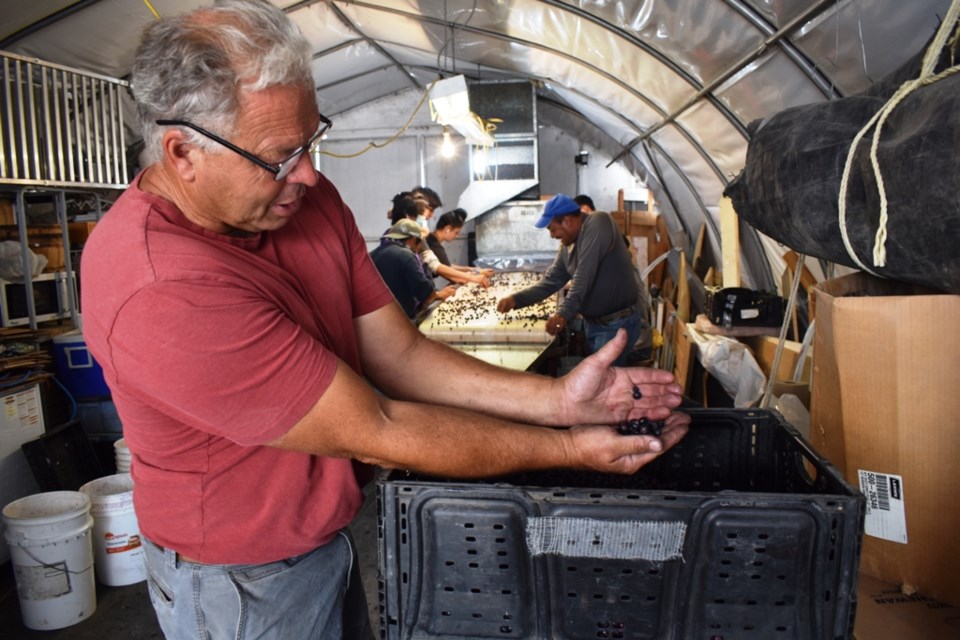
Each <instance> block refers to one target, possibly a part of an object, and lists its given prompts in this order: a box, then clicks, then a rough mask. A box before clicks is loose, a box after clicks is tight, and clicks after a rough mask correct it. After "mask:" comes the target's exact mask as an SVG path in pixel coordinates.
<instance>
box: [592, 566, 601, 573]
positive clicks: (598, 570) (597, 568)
mask: <svg viewBox="0 0 960 640" xmlns="http://www.w3.org/2000/svg"><path fill="white" fill-rule="evenodd" d="M593 572H594V573H603V567H594V568H593Z"/></svg>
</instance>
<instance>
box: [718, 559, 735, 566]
mask: <svg viewBox="0 0 960 640" xmlns="http://www.w3.org/2000/svg"><path fill="white" fill-rule="evenodd" d="M720 564H722V565H724V566H728V565H731V564H733V561H732V560H721V561H720Z"/></svg>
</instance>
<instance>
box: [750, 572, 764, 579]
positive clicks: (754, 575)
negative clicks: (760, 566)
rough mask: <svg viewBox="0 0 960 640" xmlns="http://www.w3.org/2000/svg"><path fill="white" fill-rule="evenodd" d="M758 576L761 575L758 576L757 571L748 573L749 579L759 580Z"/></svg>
mask: <svg viewBox="0 0 960 640" xmlns="http://www.w3.org/2000/svg"><path fill="white" fill-rule="evenodd" d="M760 578H761V576H760V574H759V573H752V574H750V579H751V580H759V579H760Z"/></svg>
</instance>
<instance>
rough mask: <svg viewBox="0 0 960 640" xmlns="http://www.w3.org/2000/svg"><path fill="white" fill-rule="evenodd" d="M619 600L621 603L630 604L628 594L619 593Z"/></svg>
mask: <svg viewBox="0 0 960 640" xmlns="http://www.w3.org/2000/svg"><path fill="white" fill-rule="evenodd" d="M620 600H622V601H623V602H630V594H629V593H621V594H620Z"/></svg>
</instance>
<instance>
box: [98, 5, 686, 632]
mask: <svg viewBox="0 0 960 640" xmlns="http://www.w3.org/2000/svg"><path fill="white" fill-rule="evenodd" d="M310 53H311V52H310V47H309V44H308V43H307V41H306V40H305V38H304V37H303V36H302V35H301V34H300V33H299V32H298V31H297V29H296V28H295V27H294V26H293V25H292V24H291V22H290V21H289V20H288V18H287V17H286V16H285V14H284V13H283V12H282V11H281V10H279V9H278V8H276V7H275V6H273V5H272V4H271V3H269V2H260V1H255V0H225V1H221V2H217V3H215V4H213V5H212V6H205V7H203V8H200V9H197V10H195V11H193V12H190V13H187V14H184V15H181V16H178V17H173V18H168V19H164V20H160V21H158V22H156V23H154V24H151V25H150V26H149V27H148V28H147V29H146V30H145V32H144V35H143V39H142V42H141V45H140V46H139V48H138V50H137V54H136V62H135V65H134V71H133V76H132V80H131V85H132V88H133V93H134V97H135V99H136V101H137V108H138V115H139V118H140V125H141V130H142V132H143V135H144V138H145V142H146V150H147V158H148V159H149V162H150V164H149V166H147V167H146V168H145V169H143V170H142V171H141V172H140V173H139V174H138V175H137V176H136V177H135V178H134V180H133V182H132V183H131V185H130V187H129V188H128V189H127V190H126V191H125V192H124V193H123V195H122V196H121V197H120V198H118V199H117V202H116V203H115V204H114V205H113V206H112V207H111V208H110V211H109V212H108V213H107V214H106V215H105V216H104V217H103V219H102V220H101V221H100V222H99V223H98V224H97V227H96V230H95V231H94V232H93V233H92V234H91V237H90V239H89V241H88V243H87V245H86V247H85V251H84V257H83V265H82V278H83V292H82V295H83V300H82V302H83V310H84V335H85V337H86V340H87V344H88V346H89V348H90V350H91V352H92V353H93V354H94V356H95V357H96V359H97V361H98V362H99V363H100V364H101V365H102V367H103V370H104V374H105V377H106V380H107V383H108V385H109V386H110V389H111V393H112V396H113V401H114V403H115V404H116V407H117V410H118V412H119V414H120V417H121V420H122V421H123V430H124V438H125V439H126V441H127V443H128V446H129V448H130V451H131V454H132V463H131V473H132V475H133V479H134V503H135V508H136V514H137V519H138V523H139V525H140V531H141V534H142V536H143V539H144V550H145V557H146V562H147V566H148V574H149V579H148V580H149V592H150V595H151V599H152V602H153V606H154V609H155V610H156V612H157V616H158V618H159V620H160V625H161V627H162V629H163V632H164V634H165V635H166V636H167V637H168V638H244V639H245V640H251V639H254V638H260V639H265V638H279V639H289V638H297V639H300V638H341V637H349V638H354V637H364V635H365V636H366V637H368V638H369V634H370V631H369V627H367V626H365V625H363V624H361V625H359V627H357V628H351V627H345V626H344V620H345V619H346V620H348V621H351V622H352V621H355V620H356V616H361V615H362V617H363V618H365V617H366V616H365V607H364V606H358V607H357V608H356V609H355V610H354V611H353V612H346V611H347V607H349V606H351V603H353V602H355V601H353V600H351V598H350V594H351V593H353V592H355V591H356V589H355V588H354V589H351V587H356V581H355V580H353V581H351V575H355V571H352V568H353V567H355V562H354V552H353V549H352V545H351V541H350V540H349V536H348V535H347V534H346V533H345V532H346V527H347V524H348V523H349V522H350V521H351V520H352V519H353V518H354V516H355V515H356V514H357V512H358V510H359V508H360V505H361V502H362V500H363V494H362V491H361V487H362V484H363V482H364V481H365V480H366V479H369V476H368V475H366V476H365V475H364V473H363V472H364V468H363V467H362V466H361V465H356V466H355V464H354V461H360V462H363V463H367V464H373V465H381V466H384V467H391V468H405V469H413V470H417V471H420V472H423V473H428V474H432V475H438V476H458V477H462V478H469V477H484V476H497V475H503V474H507V473H511V472H516V471H520V470H525V469H544V468H559V467H568V468H579V469H592V470H596V471H601V472H608V473H634V472H635V471H636V470H637V469H639V468H640V467H641V466H643V465H644V464H646V463H648V462H650V461H651V460H653V459H655V458H656V457H657V456H658V455H659V454H660V453H661V452H662V451H664V450H666V449H667V448H669V447H671V446H673V445H674V444H675V443H676V442H677V441H679V440H680V438H682V437H683V435H684V433H686V430H687V427H688V424H689V416H686V415H684V414H682V413H677V412H674V411H673V409H674V408H675V407H677V406H678V405H679V404H680V400H681V398H680V389H679V387H678V386H677V385H676V384H675V383H674V381H673V377H672V376H671V375H670V374H669V373H667V372H664V371H652V370H645V369H619V368H613V367H611V366H610V363H611V362H612V361H613V359H614V358H615V356H616V352H617V351H618V350H619V349H621V348H623V346H624V339H623V337H621V338H619V339H617V340H615V341H614V342H615V343H616V344H614V345H611V347H612V348H611V349H607V350H601V351H600V352H599V353H597V354H596V356H595V357H593V358H590V359H587V360H585V361H584V363H583V364H582V365H580V366H579V367H577V368H576V369H575V370H574V371H572V372H571V373H570V374H568V375H567V376H565V377H563V378H560V379H552V378H547V377H540V376H535V375H531V374H525V373H522V372H514V371H509V370H505V369H500V368H498V367H494V366H492V365H488V364H486V363H484V362H482V361H480V360H478V359H475V358H472V357H470V356H468V355H465V354H462V353H460V352H458V351H456V350H454V349H451V348H449V347H447V346H445V345H443V344H440V343H438V342H435V341H432V340H429V339H427V338H426V337H425V336H423V335H422V334H421V333H420V332H418V331H417V330H416V328H415V327H414V326H413V325H412V324H411V323H410V322H409V321H408V320H407V318H406V316H405V315H404V313H403V311H402V310H401V308H400V306H399V305H398V304H397V303H396V302H395V301H394V299H393V296H392V295H391V294H390V290H389V289H388V288H387V287H386V286H385V285H384V283H383V280H382V279H381V278H380V276H379V274H378V273H377V270H376V268H375V267H374V265H373V263H372V262H371V260H370V258H369V256H368V255H367V252H366V245H365V243H364V241H363V237H362V236H361V234H360V232H359V230H358V229H357V226H356V224H355V222H354V218H353V214H352V213H351V211H350V209H349V208H348V207H347V206H346V204H344V202H343V201H342V199H341V198H340V195H339V193H338V192H337V190H336V189H335V188H334V187H333V185H332V184H331V183H330V182H329V181H328V180H327V179H326V178H325V177H324V176H323V175H321V174H320V173H319V172H317V171H316V169H315V168H314V167H313V165H312V164H311V159H310V152H311V151H312V150H313V148H314V147H315V146H316V145H317V144H318V143H319V141H320V140H321V139H322V137H323V133H324V132H325V131H326V129H327V128H328V127H329V126H330V122H329V120H327V119H326V118H325V117H323V116H322V115H320V114H319V113H318V111H317V100H316V93H315V92H316V90H315V87H314V82H313V79H312V74H311V72H310V58H311V56H310ZM411 371H416V372H417V373H416V375H409V372H411ZM478 388H479V389H483V390H484V393H476V390H477V389H478ZM436 389H443V390H444V395H443V397H442V398H438V397H437V395H436ZM632 390H640V391H642V399H636V398H635V397H634V395H633V392H632ZM637 395H641V394H637ZM431 403H438V404H431ZM640 417H647V418H649V419H653V420H659V419H665V420H666V422H667V426H666V428H665V430H664V431H663V434H662V435H661V436H659V437H655V436H620V435H618V433H617V431H616V429H615V428H614V427H611V426H609V425H615V424H618V423H620V422H621V421H624V420H628V419H634V418H640ZM367 471H369V469H367ZM361 612H362V613H361Z"/></svg>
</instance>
